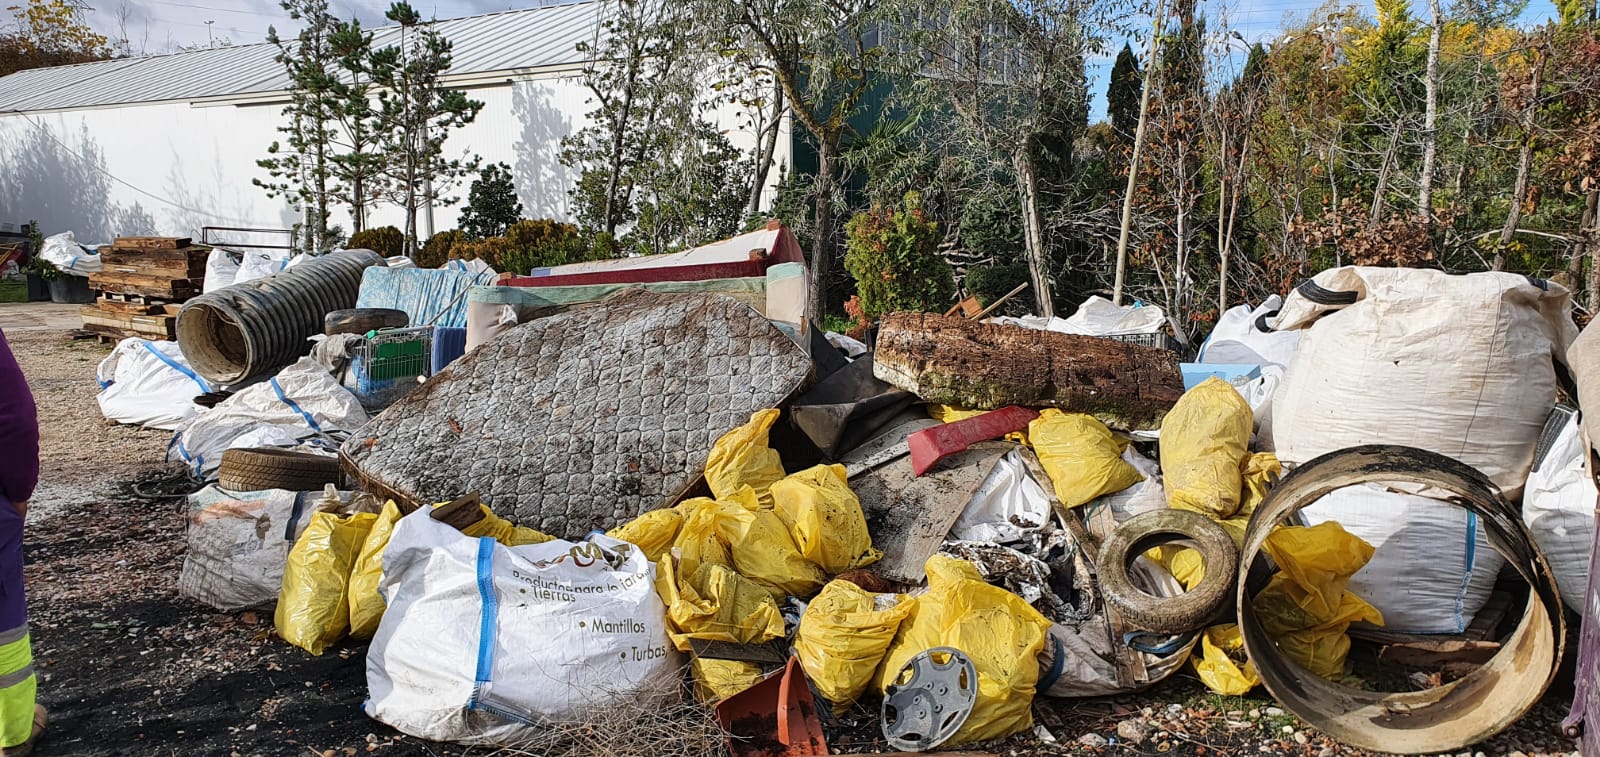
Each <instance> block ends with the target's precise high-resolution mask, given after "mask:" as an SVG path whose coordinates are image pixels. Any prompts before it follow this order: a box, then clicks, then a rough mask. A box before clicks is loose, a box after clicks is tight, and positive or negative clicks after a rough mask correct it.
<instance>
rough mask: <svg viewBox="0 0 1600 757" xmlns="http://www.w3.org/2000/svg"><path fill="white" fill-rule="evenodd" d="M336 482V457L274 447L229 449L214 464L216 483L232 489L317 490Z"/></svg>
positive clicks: (239, 490)
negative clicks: (215, 467)
mask: <svg viewBox="0 0 1600 757" xmlns="http://www.w3.org/2000/svg"><path fill="white" fill-rule="evenodd" d="M338 483H339V458H337V457H330V456H324V455H316V454H312V453H309V452H295V451H293V450H287V449H278V448H276V447H258V448H254V449H230V450H228V451H226V452H223V453H222V465H221V466H220V467H218V468H217V485H218V486H221V487H222V488H223V489H225V490H227V491H234V492H254V491H261V490H263V489H288V490H289V491H319V490H321V489H322V487H323V486H326V485H327V484H338Z"/></svg>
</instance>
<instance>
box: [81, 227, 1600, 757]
mask: <svg viewBox="0 0 1600 757" xmlns="http://www.w3.org/2000/svg"><path fill="white" fill-rule="evenodd" d="M747 236H751V237H752V238H751V239H745V238H739V239H738V240H733V241H731V242H728V243H721V245H713V246H711V247H710V248H704V249H701V250H698V251H697V250H691V251H688V252H686V253H679V254H677V255H674V256H660V258H661V259H633V260H630V261H624V262H622V263H618V264H617V265H611V266H607V265H606V264H604V263H601V264H581V266H580V267H578V268H574V269H573V270H562V269H551V270H549V271H546V272H545V273H544V274H542V275H540V276H536V277H529V278H523V279H510V280H506V279H504V278H502V279H500V280H495V276H494V274H493V272H487V271H465V270H440V271H422V270H418V269H408V268H393V267H389V266H387V265H386V263H385V261H383V260H382V259H381V258H378V257H377V256H375V255H371V254H370V253H364V252H363V251H348V252H339V253H334V254H333V255H330V256H325V257H324V258H322V259H317V260H310V261H307V262H304V263H300V264H297V265H296V266H294V267H293V268H290V269H288V270H285V271H282V272H280V273H275V274H272V275H270V276H265V277H263V278H259V279H255V280H253V281H251V282H248V283H246V284H240V285H236V286H231V287H225V288H221V289H218V290H215V291H211V292H207V293H206V294H204V295H202V296H201V297H199V298H196V299H195V300H193V301H191V302H190V303H189V304H188V305H186V306H185V310H184V313H185V314H186V315H187V314H189V313H191V309H193V313H194V314H193V316H192V318H193V319H194V320H193V324H195V325H194V327H193V328H191V329H189V330H185V328H184V326H183V321H182V319H183V316H180V324H179V341H178V343H177V344H173V343H153V342H141V341H138V340H130V341H129V342H125V343H124V344H123V345H120V346H119V347H118V348H117V350H116V351H115V352H114V353H113V354H112V356H111V357H110V358H107V361H106V363H105V364H103V365H102V366H101V371H100V377H101V381H102V384H103V386H104V387H105V388H104V390H103V392H102V394H101V405H102V407H103V408H104V409H105V411H106V414H107V416H108V417H112V418H115V419H117V420H121V421H124V422H130V423H143V424H146V425H152V426H157V427H163V428H170V429H173V430H175V432H176V435H175V437H174V439H173V444H172V449H171V456H172V458H173V459H176V460H181V461H183V462H184V463H186V464H187V465H188V466H189V467H190V468H191V470H192V472H193V474H194V475H195V476H196V477H197V478H200V479H203V480H207V481H216V482H217V483H216V484H214V485H210V486H208V487H207V488H205V489H204V490H202V491H201V492H200V493H198V494H196V495H194V496H193V497H191V502H190V509H189V513H188V517H189V554H188V555H187V557H186V560H185V565H184V570H183V575H182V577H181V579H180V589H181V590H182V593H183V594H184V595H185V596H187V597H190V598H193V599H195V600H197V601H200V602H203V603H205V604H208V605H210V606H212V607H216V608H218V609H223V610H235V609H242V608H246V607H257V606H263V605H270V604H272V603H274V602H275V603H276V605H277V615H276V619H277V628H278V633H279V635H280V636H281V637H282V638H283V639H284V640H285V641H287V642H289V643H291V644H294V645H296V646H299V647H301V648H303V649H305V650H306V651H307V652H308V653H311V654H320V653H322V652H323V651H324V650H325V649H327V648H328V646H329V645H331V644H333V643H335V642H337V641H338V640H340V639H342V638H345V637H347V636H348V637H350V638H354V639H358V640H363V639H370V646H369V647H368V651H367V683H368V697H367V700H366V703H365V705H364V706H365V710H366V712H367V714H368V715H370V716H371V717H373V718H374V719H376V720H379V721H381V722H384V723H386V724H389V725H391V726H393V727H394V728H396V729H398V730H400V731H402V732H404V733H407V734H410V735H413V736H417V737H421V738H425V739H433V740H440V741H453V742H459V743H465V744H496V745H515V744H517V743H519V742H523V741H526V740H527V739H528V738H529V736H530V734H533V733H537V732H538V731H540V730H541V729H546V728H549V727H551V726H552V724H558V723H569V722H582V721H584V719H585V718H592V717H593V716H594V713H596V712H600V711H603V710H604V708H609V707H618V706H621V705H622V703H628V704H629V706H637V705H638V704H639V703H647V704H648V703H651V702H670V701H677V700H680V699H682V698H684V697H686V696H692V697H694V698H696V699H698V700H699V701H700V702H701V703H703V704H704V705H705V706H708V707H713V708H714V709H715V712H716V713H717V716H718V718H719V721H720V722H721V723H722V724H723V727H724V729H725V730H726V731H727V733H728V735H729V747H730V749H731V751H732V752H733V753H734V754H735V755H746V754H751V755H753V754H826V753H828V752H827V746H826V742H827V738H828V736H829V734H830V733H837V732H838V729H839V728H841V727H843V726H844V725H847V724H849V725H859V724H860V723H861V722H863V721H864V720H870V719H873V718H875V719H876V720H877V724H878V726H879V727H880V728H881V730H882V733H883V736H884V739H885V742H886V743H887V744H888V745H889V746H890V747H892V748H895V749H903V750H906V751H926V750H931V749H935V748H939V747H945V746H955V745H961V744H968V743H974V742H982V741H989V740H993V739H998V738H1002V737H1006V736H1010V735H1012V734H1017V733H1022V732H1025V731H1028V730H1030V729H1031V728H1032V727H1033V716H1032V705H1033V703H1034V701H1035V699H1036V698H1038V697H1055V698H1076V697H1096V696H1106V695H1112V694H1119V693H1126V692H1131V691H1136V690H1139V689H1143V688H1146V687H1149V686H1152V685H1154V684H1156V683H1158V682H1160V681H1162V680H1164V679H1166V678H1168V677H1170V676H1172V675H1174V674H1177V673H1179V672H1180V671H1184V670H1188V671H1191V673H1192V674H1193V675H1194V676H1196V677H1198V678H1199V680H1200V681H1202V682H1203V683H1204V684H1205V685H1206V686H1208V687H1210V688H1211V689H1213V690H1215V691H1217V692H1220V693H1223V694H1231V695H1241V694H1245V693H1247V692H1250V691H1251V690H1253V689H1255V688H1256V687H1258V686H1264V687H1265V688H1266V690H1267V691H1268V692H1269V693H1270V694H1271V695H1273V696H1274V697H1276V698H1277V699H1278V700H1279V701H1280V702H1281V703H1282V704H1283V705H1284V707H1286V708H1287V709H1289V710H1290V711H1292V712H1294V713H1295V714H1296V715H1298V716H1300V717H1301V718H1303V719H1305V720H1306V721H1308V722H1309V723H1311V724H1312V725H1314V726H1316V727H1318V728H1319V729H1321V730H1323V731H1325V732H1327V733H1328V734H1329V735H1332V736H1334V737H1336V738H1338V739H1340V740H1341V741H1344V742H1345V743H1348V744H1351V745H1354V746H1358V747H1363V748H1371V749H1380V750H1385V751H1404V752H1423V751H1431V752H1440V751H1453V750H1456V749H1458V748H1460V747H1463V746H1466V745H1470V744H1472V743H1475V742H1477V741H1479V740H1481V739H1483V738H1486V737H1488V736H1489V735H1492V734H1493V733H1495V732H1497V731H1498V730H1500V729H1502V728H1504V727H1506V726H1507V725H1509V724H1510V723H1511V722H1514V721H1515V720H1516V718H1517V717H1519V716H1520V715H1521V714H1522V713H1523V712H1525V711H1526V710H1527V709H1528V708H1529V707H1530V706H1531V705H1532V704H1533V703H1534V702H1536V701H1537V700H1538V699H1539V697H1540V696H1541V695H1542V693H1543V692H1544V690H1545V688H1546V686H1547V685H1548V684H1549V682H1550V680H1551V678H1552V677H1553V675H1554V671H1555V670H1556V667H1557V666H1558V664H1559V663H1560V660H1561V657H1562V653H1563V647H1564V643H1565V636H1566V635H1565V623H1566V617H1565V614H1564V613H1565V611H1564V609H1563V607H1564V606H1566V607H1572V608H1582V607H1583V606H1584V604H1585V603H1584V598H1585V597H1586V596H1587V591H1588V589H1587V587H1588V580H1589V575H1588V573H1589V560H1590V556H1591V553H1592V545H1593V534H1594V503H1595V502H1596V499H1597V490H1596V487H1595V483H1594V478H1593V476H1592V474H1591V472H1590V471H1589V469H1588V461H1589V456H1590V455H1589V453H1590V442H1589V439H1590V436H1589V435H1588V434H1587V433H1586V432H1585V429H1584V425H1583V423H1582V419H1581V416H1580V415H1579V413H1578V411H1577V409H1576V408H1575V407H1573V406H1572V405H1571V404H1558V399H1565V400H1567V401H1568V402H1570V401H1571V400H1573V399H1580V400H1581V399H1588V397H1587V396H1586V395H1587V394H1594V393H1600V372H1595V371H1600V368H1595V369H1589V367H1590V366H1595V365H1596V363H1595V360H1594V357H1593V355H1594V354H1595V353H1594V352H1593V350H1594V347H1592V346H1589V345H1588V343H1589V342H1591V341H1593V342H1600V337H1593V338H1592V339H1591V338H1590V337H1588V336H1584V337H1579V336H1578V330H1577V327H1576V326H1575V325H1574V323H1573V321H1572V318H1571V312H1570V311H1571V303H1570V297H1569V294H1568V293H1567V292H1566V290H1564V289H1562V288H1561V287H1560V286H1558V285H1555V284H1550V283H1546V282H1538V281H1533V280H1529V279H1527V278H1525V277H1521V276H1515V275H1510V274H1499V273H1480V274H1469V275H1447V274H1444V273H1442V272H1437V271H1424V270H1413V269H1378V268H1364V267H1345V268H1337V269H1332V270H1328V271H1324V272H1323V273H1321V274H1319V275H1318V276H1316V277H1315V278H1314V279H1312V280H1309V281H1307V282H1306V283H1304V284H1302V285H1301V286H1300V287H1298V288H1297V289H1296V290H1295V291H1293V292H1291V293H1289V294H1288V296H1287V297H1284V298H1281V299H1280V298H1276V297H1274V298H1272V299H1271V300H1269V301H1268V302H1267V303H1264V304H1263V305H1261V306H1259V307H1255V308H1251V307H1248V306H1241V307H1238V308H1234V309H1233V310H1230V311H1228V312H1227V313H1225V314H1223V316H1222V318H1221V320H1220V321H1219V322H1218V324H1217V325H1216V328H1215V329H1214V330H1213V332H1212V333H1211V335H1210V337H1209V339H1208V340H1207V341H1206V342H1205V343H1204V344H1203V345H1200V346H1199V348H1198V350H1197V351H1196V354H1195V360H1194V361H1193V362H1185V361H1184V360H1182V358H1181V356H1180V351H1182V350H1184V349H1185V347H1184V346H1183V345H1182V344H1181V343H1176V344H1175V343H1173V341H1172V340H1171V338H1170V337H1169V336H1168V334H1167V331H1168V329H1169V328H1171V324H1170V323H1169V322H1168V319H1167V318H1166V316H1165V315H1164V314H1162V313H1161V311H1160V310H1159V308H1156V307H1153V306H1147V305H1136V306H1132V307H1120V306H1116V305H1112V304H1111V303H1109V302H1107V301H1105V300H1101V299H1098V298H1091V299H1090V300H1089V301H1088V302H1086V303H1084V305H1083V306H1082V307H1080V308H1079V310H1078V312H1077V314H1075V315H1074V316H1072V317H1071V318H1067V319H1049V320H1045V319H1035V318H1025V319H1013V318H996V319H991V320H988V321H977V320H969V319H967V318H964V317H962V316H959V315H938V314H912V313H900V314H893V315H890V316H887V317H885V318H884V319H883V320H882V322H881V323H879V324H878V327H877V330H876V333H875V335H874V338H872V339H869V340H868V341H867V342H865V343H863V342H859V341H856V340H853V339H850V338H848V337H843V336H840V335H836V334H826V335H824V334H820V333H817V332H816V331H815V330H813V329H811V328H809V327H808V324H806V323H805V320H804V318H803V317H801V316H800V315H798V314H801V313H803V312H804V309H805V308H804V301H803V297H804V292H805V291H806V287H805V286H803V285H804V282H805V279H806V275H805V271H804V267H803V264H801V263H800V262H799V256H798V250H797V249H792V248H793V244H794V243H793V239H792V236H791V235H789V234H788V231H787V229H783V228H781V227H771V228H769V229H767V230H764V231H761V232H757V233H756V235H747ZM751 249H757V250H767V253H766V254H764V255H761V256H757V255H752V254H750V253H749V251H750V250H751ZM728 250H733V251H735V253H737V254H734V253H729V252H728ZM730 255H731V257H729V256H730ZM719 256H721V257H719ZM724 257H726V259H724ZM334 266H345V267H350V266H354V267H355V270H357V271H358V272H360V273H361V275H360V277H359V279H360V284H359V286H358V287H350V286H344V285H340V284H338V283H337V282H335V281H334V279H333V278H332V277H329V276H326V275H324V276H323V277H321V281H320V282H319V284H318V286H323V288H324V289H325V290H327V291H326V292H325V293H324V294H322V295H318V296H316V297H312V296H308V295H304V293H303V290H304V288H305V287H309V286H311V284H309V283H307V282H306V280H305V279H306V275H305V273H304V272H310V271H314V270H316V269H317V268H318V267H323V268H329V267H334ZM690 269H693V270H694V271H696V273H694V274H692V275H691V274H688V273H686V271H688V270H690ZM297 273H300V274H301V275H300V277H299V278H295V274H297ZM341 286H344V288H343V289H340V287H341ZM335 290H337V291H335ZM352 308H367V310H359V311H355V312H348V311H350V309H352ZM372 308H383V309H387V312H385V311H381V310H372ZM208 309H209V310H208ZM475 317H477V318H478V319H479V320H478V321H477V322H474V318H475ZM483 319H488V320H487V322H485V320H483ZM257 323H259V324H260V326H259V328H258V327H257V326H254V325H252V324H257ZM319 327H320V328H319ZM230 329H236V331H230ZM269 331H271V332H274V333H272V334H271V335H270V336H269V335H268V334H267V332H269ZM257 332H259V333H257ZM474 334H475V335H476V336H474ZM308 338H309V339H313V340H314V341H316V345H315V347H313V346H312V344H311V343H310V342H308V341H306V340H307V339H308ZM445 343H452V344H453V345H454V346H453V347H451V348H450V349H446V350H442V351H441V350H440V349H439V347H440V346H441V345H442V344H445ZM469 343H471V346H470V348H469V347H468V344H469ZM308 353H309V354H308ZM1569 354H1570V355H1571V356H1572V357H1571V358H1569ZM424 357H425V358H426V359H423V358H424ZM403 360H412V361H413V362H415V364H416V365H414V366H413V365H409V364H408V365H405V366H401V365H400V361H403ZM1569 376H1570V377H1571V378H1573V379H1575V380H1576V387H1575V389H1574V388H1573V387H1571V386H1568V385H1565V384H1564V383H1563V382H1566V381H1567V377H1569ZM178 397H182V398H184V401H183V402H179V401H177V399H176V398H178ZM195 401H201V402H207V403H210V404H212V405H213V406H212V407H209V408H203V407H200V406H198V405H196V404H195ZM1593 401H1595V402H1600V396H1596V397H1595V398H1594V400H1593ZM340 487H345V488H340ZM1440 640H1457V641H1460V642H1461V644H1459V645H1457V647H1460V648H1470V650H1471V651H1472V655H1469V656H1468V657H1465V658H1463V657H1461V656H1459V655H1457V656H1454V657H1452V656H1451V655H1450V654H1447V653H1442V652H1440V650H1441V649H1443V648H1444V647H1447V646H1449V645H1441V644H1440V643H1438V642H1439V641H1440ZM1419 660H1420V661H1419ZM1419 681H1420V682H1421V683H1419ZM1397 683H1398V688H1399V689H1401V690H1400V691H1394V690H1393V689H1394V688H1395V687H1396V685H1397Z"/></svg>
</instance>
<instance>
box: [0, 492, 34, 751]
mask: <svg viewBox="0 0 1600 757" xmlns="http://www.w3.org/2000/svg"><path fill="white" fill-rule="evenodd" d="M22 520H23V519H22V515H21V514H20V513H18V512H17V510H16V508H15V507H13V506H11V503H9V502H5V501H4V500H3V499H0V757H9V755H12V754H15V753H17V752H18V751H19V750H21V749H27V748H29V747H31V746H32V740H33V738H34V735H35V733H34V731H35V707H34V704H35V703H34V695H35V692H36V689H37V688H38V680H39V679H38V676H36V675H35V674H34V671H33V646H32V642H31V640H30V639H29V638H28V606H27V600H26V599H25V597H24V594H23V587H22Z"/></svg>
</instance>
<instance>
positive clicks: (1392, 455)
mask: <svg viewBox="0 0 1600 757" xmlns="http://www.w3.org/2000/svg"><path fill="white" fill-rule="evenodd" d="M1369 481H1370V482H1381V483H1415V484H1422V485H1426V486H1435V487H1438V488H1440V489H1444V490H1446V491H1448V492H1450V493H1451V494H1454V495H1456V497H1455V499H1453V500H1452V501H1453V502H1454V503H1455V504H1457V505H1459V506H1461V507H1464V508H1466V509H1468V510H1470V511H1471V512H1473V513H1476V514H1477V516H1478V518H1479V519H1480V520H1481V521H1482V522H1483V525H1484V532H1485V534H1486V535H1487V536H1488V538H1489V543H1490V544H1491V545H1492V546H1493V547H1494V548H1495V550H1496V551H1498V552H1500V553H1501V554H1502V555H1504V556H1505V557H1506V560H1507V563H1508V564H1509V565H1510V566H1511V567H1513V568H1514V569H1516V571H1517V574H1518V575H1519V576H1521V577H1522V579H1523V580H1524V581H1526V582H1527V584H1528V586H1529V587H1530V589H1529V597H1528V601H1527V603H1526V608H1525V610H1524V612H1523V614H1522V617H1521V618H1520V619H1519V620H1518V623H1517V627H1516V630H1514V631H1512V633H1511V635H1510V636H1509V637H1507V638H1506V639H1505V641H1504V643H1503V645H1502V646H1501V648H1500V650H1499V651H1498V652H1497V653H1496V654H1495V655H1494V656H1493V657H1491V658H1490V659H1489V660H1488V662H1486V663H1484V664H1483V665H1482V666H1481V667H1479V668H1478V669H1476V670H1474V671H1472V672H1471V673H1470V674H1468V675H1466V676H1465V677H1463V678H1460V679H1458V680H1455V681H1451V682H1450V683H1446V684H1444V685H1442V686H1436V687H1433V688H1430V689H1424V690H1422V691H1412V692H1387V691H1366V690H1362V689H1355V688H1350V687H1346V686H1341V685H1339V684H1337V683H1334V682H1331V681H1327V680H1324V679H1323V678H1321V677H1318V676H1316V675H1313V674H1311V673H1308V672H1306V671H1305V670H1303V669H1302V668H1300V666H1299V665H1297V664H1295V663H1294V662H1292V661H1290V660H1289V659H1288V658H1287V657H1285V656H1284V655H1283V653H1282V652H1281V651H1279V650H1278V647H1277V644H1276V643H1274V642H1273V640H1272V638H1271V637H1270V636H1268V635H1267V632H1266V630H1265V629H1264V628H1263V627H1262V625H1261V621H1260V619H1258V618H1257V617H1256V614H1255V610H1254V607H1253V605H1252V602H1251V592H1250V587H1249V586H1248V585H1247V580H1246V579H1247V577H1248V575H1249V573H1250V571H1249V567H1250V566H1251V565H1252V564H1253V563H1254V562H1255V560H1256V556H1257V555H1258V554H1259V553H1260V552H1261V547H1262V545H1263V544H1264V543H1265V542H1266V539H1267V534H1268V533H1269V532H1270V531H1271V530H1272V529H1273V527H1275V526H1276V525H1277V524H1279V523H1282V522H1284V520H1285V519H1287V518H1289V517H1291V516H1293V515H1294V514H1295V513H1296V512H1298V511H1299V510H1300V509H1301V508H1303V507H1305V506H1306V505H1309V504H1311V503H1312V502H1315V501H1316V500H1317V499H1319V498H1321V497H1322V496H1323V495H1326V494H1328V493H1329V492H1332V491H1334V490H1336V489H1341V488H1343V487H1346V486H1352V485H1355V484H1361V483H1366V482H1369ZM1238 608H1239V628H1240V631H1241V632H1242V634H1243V636H1244V648H1245V654H1246V655H1247V656H1248V657H1249V658H1250V661H1251V662H1253V663H1255V666H1256V670H1257V671H1258V672H1259V673H1260V674H1261V681H1262V683H1263V684H1264V685H1265V686H1266V687H1267V691H1269V692H1271V693H1272V696H1273V697H1275V698H1276V699H1277V700H1278V701H1279V702H1280V703H1282V704H1283V706H1284V708H1285V709H1288V710H1289V711H1291V712H1293V713H1294V714H1296V715H1298V716H1300V718H1302V719H1304V720H1305V721H1306V722H1307V723H1310V724H1311V725H1312V726H1314V727H1316V728H1317V729H1318V730H1320V731H1322V732H1324V733H1326V734H1328V735H1330V736H1333V737H1334V738H1336V739H1338V740H1340V741H1342V742H1345V743H1347V744H1350V745H1352V746H1357V747H1361V748H1364V749H1372V750H1377V751H1382V752H1397V753H1403V754H1417V753H1424V752H1431V753H1438V752H1455V751H1458V750H1460V749H1463V748H1465V747H1467V746H1469V745H1471V744H1476V743H1478V742H1480V741H1482V740H1484V739H1487V738H1489V737H1490V736H1493V735H1494V734H1496V733H1498V732H1500V731H1501V730H1503V729H1504V728H1506V727H1507V726H1509V725H1511V724H1512V723H1514V722H1516V720H1517V718H1520V717H1522V715H1523V713H1525V712H1527V711H1528V708H1530V707H1532V706H1533V705H1534V703H1536V702H1538V701H1539V698H1540V697H1541V696H1542V695H1543V694H1544V691H1545V689H1546V688H1547V687H1548V686H1549V685H1550V681H1551V680H1552V679H1553V678H1554V677H1555V674H1556V669H1557V665H1558V664H1559V663H1560V661H1561V651H1562V646H1563V645H1564V644H1565V640H1566V626H1565V624H1566V621H1565V618H1564V617H1563V615H1562V609H1561V597H1560V595H1559V594H1558V593H1557V591H1556V583H1555V577H1554V576H1553V575H1552V574H1551V572H1550V566H1549V565H1548V564H1547V563H1546V562H1545V559H1544V556H1543V555H1542V554H1540V552H1539V549H1538V547H1537V546H1536V545H1535V544H1534V542H1533V537H1532V536H1531V535H1529V533H1528V529H1527V527H1526V526H1524V525H1523V523H1522V518H1521V516H1520V515H1519V514H1518V513H1517V510H1516V508H1515V507H1513V506H1512V505H1511V504H1510V503H1508V502H1507V501H1506V500H1505V499H1504V498H1503V497H1501V496H1500V494H1499V490H1498V489H1496V488H1495V487H1494V484H1493V483H1491V482H1490V481H1489V479H1488V478H1486V477H1484V475H1483V474H1482V473H1480V472H1478V471H1477V470H1474V469H1472V468H1471V467H1468V466H1466V465H1463V464H1462V463H1460V462H1458V461H1456V460H1453V459H1451V458H1448V457H1445V456H1443V455H1439V454H1436V453H1433V452H1427V451H1424V450H1420V449H1414V448H1411V447H1399V446H1394V445H1377V444H1374V445H1367V446H1362V447H1353V448H1350V449H1346V450H1340V451H1338V452H1330V453H1328V454H1326V455H1323V456H1321V457H1318V458H1316V459H1314V460H1311V461H1310V462H1308V463H1306V464H1305V465H1302V466H1300V467H1299V468H1297V469H1295V471H1294V472H1293V473H1290V474H1289V475H1288V476H1285V477H1284V478H1283V480H1282V481H1280V482H1279V483H1278V486H1277V487H1276V488H1274V489H1273V490H1272V492H1271V493H1270V494H1268V495H1267V498H1266V500H1265V501H1264V502H1262V503H1261V505H1260V506H1259V507H1258V508H1256V511H1255V513H1254V514H1253V515H1252V516H1251V517H1250V525H1249V527H1248V528H1247V529H1246V531H1245V536H1244V546H1243V547H1242V548H1241V550H1240V559H1239V584H1238Z"/></svg>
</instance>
